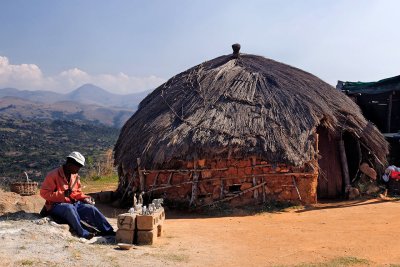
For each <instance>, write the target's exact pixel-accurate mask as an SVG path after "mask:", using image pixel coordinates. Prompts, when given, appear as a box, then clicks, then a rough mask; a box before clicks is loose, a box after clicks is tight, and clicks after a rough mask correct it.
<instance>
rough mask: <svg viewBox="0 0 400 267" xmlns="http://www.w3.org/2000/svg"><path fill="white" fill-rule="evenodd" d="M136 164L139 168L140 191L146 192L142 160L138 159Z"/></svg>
mask: <svg viewBox="0 0 400 267" xmlns="http://www.w3.org/2000/svg"><path fill="white" fill-rule="evenodd" d="M136 163H137V168H138V175H139V183H140V191H141V192H143V191H144V183H145V181H144V175H143V171H142V170H141V169H140V165H141V160H140V158H137V159H136Z"/></svg>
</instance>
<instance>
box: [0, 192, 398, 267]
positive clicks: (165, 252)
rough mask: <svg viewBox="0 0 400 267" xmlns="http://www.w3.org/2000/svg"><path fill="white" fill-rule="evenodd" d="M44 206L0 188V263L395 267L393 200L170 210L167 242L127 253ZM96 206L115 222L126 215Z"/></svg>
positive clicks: (162, 240)
mask: <svg viewBox="0 0 400 267" xmlns="http://www.w3.org/2000/svg"><path fill="white" fill-rule="evenodd" d="M42 204H43V201H42V200H41V199H40V197H39V196H37V195H36V196H30V197H20V196H18V195H16V194H13V193H9V192H4V191H0V266H74V265H76V266H128V265H131V264H132V265H133V264H135V265H138V266H392V267H394V266H400V253H399V251H400V242H399V239H400V215H399V211H400V202H398V201H397V200H396V199H393V200H391V201H382V200H380V199H370V200H362V201H352V202H349V201H346V202H337V203H325V204H318V205H315V206H313V207H307V208H300V207H299V208H291V209H286V210H284V211H281V212H277V213H261V214H257V215H247V214H248V213H246V212H244V211H243V210H237V211H236V213H235V214H236V215H235V216H234V215H229V216H220V217H211V216H205V215H196V214H182V213H176V212H172V211H168V210H167V212H166V214H167V220H166V222H165V225H164V229H165V234H164V237H162V238H160V239H159V240H158V242H157V244H155V245H153V246H136V247H135V248H134V249H131V250H128V251H124V250H119V249H118V248H117V246H116V245H114V244H96V243H95V244H89V243H87V242H86V241H84V240H82V239H79V238H77V237H74V236H72V235H71V234H70V232H69V231H68V229H67V227H65V226H60V225H56V224H54V223H51V222H48V221H46V220H43V219H41V218H39V217H38V216H37V215H36V214H35V213H36V212H38V211H39V210H40V208H41V207H42ZM98 207H99V208H100V209H101V210H103V212H104V213H105V215H106V216H107V217H108V218H109V220H110V222H111V223H112V224H113V225H116V220H115V216H116V215H117V214H119V213H121V212H124V210H117V209H114V208H111V207H109V206H104V205H98ZM18 211H19V212H18ZM21 211H24V212H21ZM1 215H2V216H1ZM100 241H101V240H100V239H99V240H98V242H97V243H99V242H100Z"/></svg>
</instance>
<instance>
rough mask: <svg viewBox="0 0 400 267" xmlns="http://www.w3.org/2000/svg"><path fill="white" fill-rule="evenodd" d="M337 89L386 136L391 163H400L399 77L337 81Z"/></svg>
mask: <svg viewBox="0 0 400 267" xmlns="http://www.w3.org/2000/svg"><path fill="white" fill-rule="evenodd" d="M336 88H337V89H339V90H342V91H343V92H344V93H346V94H347V95H348V96H349V97H350V98H352V99H353V100H354V101H355V102H356V103H357V104H358V105H359V106H360V108H361V110H362V113H363V115H364V116H365V117H366V118H367V119H368V120H370V121H372V122H373V123H374V124H375V125H376V126H377V127H378V128H379V130H381V132H383V133H385V134H384V135H385V137H386V139H387V140H388V141H389V143H390V147H391V151H390V157H389V158H390V159H389V161H390V163H391V164H396V165H399V164H400V76H395V77H391V78H387V79H383V80H380V81H377V82H343V81H338V83H337V85H336Z"/></svg>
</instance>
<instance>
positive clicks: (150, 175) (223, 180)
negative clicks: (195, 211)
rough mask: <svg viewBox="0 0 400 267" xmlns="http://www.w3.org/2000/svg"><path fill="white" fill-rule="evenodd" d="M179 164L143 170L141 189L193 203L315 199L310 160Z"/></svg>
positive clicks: (198, 161) (314, 177) (170, 199)
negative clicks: (301, 163) (299, 163)
mask: <svg viewBox="0 0 400 267" xmlns="http://www.w3.org/2000/svg"><path fill="white" fill-rule="evenodd" d="M179 165H180V166H181V167H180V168H179V169H169V170H143V171H142V173H141V174H140V175H142V182H143V183H144V186H143V187H142V189H143V190H144V191H145V192H147V194H149V195H151V196H152V197H156V196H161V197H164V198H165V199H166V200H168V201H171V202H174V203H190V204H195V205H196V206H201V205H208V204H212V203H216V202H226V203H229V204H230V205H233V206H237V205H243V204H249V203H257V202H258V203H259V202H263V201H270V200H277V201H290V202H293V203H302V204H311V203H316V201H317V178H318V172H317V171H316V169H317V168H316V167H313V166H315V165H313V164H312V163H310V164H306V165H305V166H304V167H301V168H299V167H292V166H287V165H285V164H269V163H268V162H265V161H262V160H258V159H256V158H249V159H246V160H238V159H225V160H224V159H200V160H196V161H189V162H180V163H179ZM140 175H138V176H137V177H140ZM138 186H139V185H138ZM228 200H229V201H228Z"/></svg>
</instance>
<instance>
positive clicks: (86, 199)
mask: <svg viewBox="0 0 400 267" xmlns="http://www.w3.org/2000/svg"><path fill="white" fill-rule="evenodd" d="M83 202H85V203H87V204H90V205H94V204H95V203H96V202H95V201H94V199H93V198H92V197H87V198H85V199H84V200H83Z"/></svg>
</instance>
